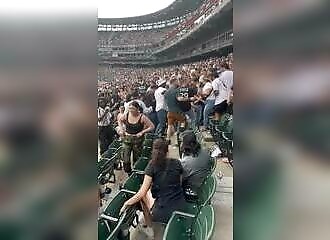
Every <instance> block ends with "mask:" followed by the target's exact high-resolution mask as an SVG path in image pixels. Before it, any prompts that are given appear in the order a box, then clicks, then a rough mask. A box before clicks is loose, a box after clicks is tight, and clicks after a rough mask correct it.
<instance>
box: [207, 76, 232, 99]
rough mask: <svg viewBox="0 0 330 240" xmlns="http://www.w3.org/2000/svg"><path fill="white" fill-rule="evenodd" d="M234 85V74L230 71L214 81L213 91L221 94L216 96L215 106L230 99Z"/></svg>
mask: <svg viewBox="0 0 330 240" xmlns="http://www.w3.org/2000/svg"><path fill="white" fill-rule="evenodd" d="M233 83H234V72H233V71H230V70H226V71H224V72H222V73H221V74H220V76H219V77H218V78H216V79H215V80H214V81H213V83H212V85H213V89H214V90H215V91H218V92H219V94H218V95H217V96H215V103H214V104H215V105H217V104H220V103H221V102H223V101H225V100H227V99H229V97H230V94H231V88H232V87H233Z"/></svg>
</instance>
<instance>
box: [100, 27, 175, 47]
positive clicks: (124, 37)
mask: <svg viewBox="0 0 330 240" xmlns="http://www.w3.org/2000/svg"><path fill="white" fill-rule="evenodd" d="M172 29H173V27H166V28H160V29H151V30H143V31H118V32H102V33H99V45H100V46H101V47H109V46H124V45H138V46H140V45H154V44H157V43H159V42H161V41H162V40H163V39H165V35H166V33H167V32H169V31H171V30H172Z"/></svg>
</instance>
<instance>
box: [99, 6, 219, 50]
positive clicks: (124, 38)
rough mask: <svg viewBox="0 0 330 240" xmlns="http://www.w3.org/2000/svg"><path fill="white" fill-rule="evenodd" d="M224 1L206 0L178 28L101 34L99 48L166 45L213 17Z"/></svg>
mask: <svg viewBox="0 0 330 240" xmlns="http://www.w3.org/2000/svg"><path fill="white" fill-rule="evenodd" d="M221 2H223V0H205V1H204V2H203V4H202V5H201V6H200V7H199V8H198V9H196V10H195V11H194V12H193V13H191V14H190V15H189V17H187V18H186V20H185V21H183V22H181V23H179V24H178V25H176V26H172V27H166V28H160V29H152V30H145V31H117V32H100V33H99V46H100V47H110V46H125V45H138V46H140V45H146V46H150V45H155V44H156V45H157V44H159V43H162V42H163V44H166V43H167V42H169V41H173V40H175V39H176V38H179V37H181V36H182V35H183V34H185V33H187V32H189V31H190V30H191V29H192V28H194V27H195V26H196V25H199V24H200V23H201V22H203V21H204V19H207V18H208V16H209V15H211V14H212V13H213V12H214V10H215V9H216V7H217V6H218V5H219V4H220V3H221Z"/></svg>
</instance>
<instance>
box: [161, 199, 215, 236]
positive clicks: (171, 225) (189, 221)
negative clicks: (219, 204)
mask: <svg viewBox="0 0 330 240" xmlns="http://www.w3.org/2000/svg"><path fill="white" fill-rule="evenodd" d="M214 227H215V213H214V209H213V207H212V206H211V205H205V206H203V207H202V208H201V209H200V211H199V212H198V214H197V215H192V214H188V213H184V212H174V213H173V214H172V217H171V218H170V220H169V222H168V224H167V225H166V229H165V232H164V236H163V240H173V239H180V240H210V239H211V238H212V235H213V232H214Z"/></svg>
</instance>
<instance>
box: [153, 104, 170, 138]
mask: <svg viewBox="0 0 330 240" xmlns="http://www.w3.org/2000/svg"><path fill="white" fill-rule="evenodd" d="M157 118H158V125H157V128H156V131H155V133H156V134H157V135H158V136H162V135H163V134H164V132H165V128H166V119H167V111H166V110H164V109H161V110H159V111H158V112H157Z"/></svg>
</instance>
